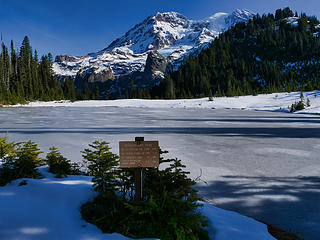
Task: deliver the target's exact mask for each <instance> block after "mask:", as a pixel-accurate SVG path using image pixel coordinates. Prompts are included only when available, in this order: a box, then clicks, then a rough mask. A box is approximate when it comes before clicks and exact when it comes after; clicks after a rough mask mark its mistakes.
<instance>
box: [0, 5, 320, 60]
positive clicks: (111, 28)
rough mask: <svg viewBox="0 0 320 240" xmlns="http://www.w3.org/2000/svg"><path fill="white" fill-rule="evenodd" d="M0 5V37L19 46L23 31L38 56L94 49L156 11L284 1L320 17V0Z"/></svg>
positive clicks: (197, 13) (192, 12)
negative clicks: (0, 35)
mask: <svg viewBox="0 0 320 240" xmlns="http://www.w3.org/2000/svg"><path fill="white" fill-rule="evenodd" d="M0 6H1V14H0V31H1V33H2V36H3V40H4V41H5V42H6V43H9V41H10V40H11V39H13V40H14V42H15V44H16V47H19V45H20V43H21V41H22V39H23V37H24V36H25V35H28V36H29V38H30V40H31V44H32V46H33V48H35V49H37V50H38V52H39V54H40V55H42V54H45V53H48V52H51V53H52V54H53V55H59V54H72V55H85V54H87V53H89V52H95V51H99V50H101V49H103V48H105V47H107V45H108V44H110V43H111V42H112V41H113V40H115V39H116V38H117V37H120V36H121V35H122V34H124V33H125V32H126V31H127V30H129V29H130V28H131V27H132V26H134V25H135V24H137V23H139V22H141V21H143V20H144V19H145V18H146V17H148V16H150V15H153V14H154V13H156V12H164V11H176V12H180V13H182V14H184V15H185V16H186V17H188V18H191V19H203V18H206V17H208V16H211V15H212V14H214V13H216V12H232V11H234V10H235V9H237V8H245V9H248V10H250V11H253V12H255V13H260V14H262V13H269V12H274V11H275V10H276V9H278V8H283V7H286V6H289V7H290V8H291V9H292V10H294V11H297V12H298V13H300V12H306V13H307V14H308V15H316V16H317V17H318V18H320V2H319V0H197V1H196V0H157V1H153V0H116V1H115V0H112V1H110V0H86V1H84V0H54V1H47V0H28V1H25V0H0Z"/></svg>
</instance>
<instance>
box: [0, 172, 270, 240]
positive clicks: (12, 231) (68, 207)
mask: <svg viewBox="0 0 320 240" xmlns="http://www.w3.org/2000/svg"><path fill="white" fill-rule="evenodd" d="M47 170H48V168H47V167H42V168H40V171H41V173H42V174H43V175H44V178H43V179H37V180H35V179H24V180H26V181H27V185H24V186H18V185H19V183H20V182H21V181H22V180H23V179H19V180H16V181H13V182H12V183H10V184H8V185H7V186H5V187H0V239H6V240H14V239H19V240H32V239H37V240H42V239H43V240H51V239H52V240H54V239H59V240H64V239H65V240H69V239H77V240H109V239H112V240H118V239H119V240H120V239H129V238H126V237H124V236H122V235H120V234H103V233H102V232H101V231H100V230H99V229H98V228H97V227H95V226H93V225H91V224H89V223H87V222H85V221H84V220H82V218H81V214H80V206H81V205H82V204H83V203H85V202H87V201H89V200H90V199H92V198H93V197H94V196H95V192H94V191H93V188H92V183H91V178H90V177H87V176H68V177H67V178H63V179H57V178H54V175H53V174H51V173H48V171H47ZM202 211H203V214H204V215H205V216H207V217H208V219H209V221H210V223H211V224H212V225H211V227H210V228H209V229H208V231H209V233H210V237H211V239H215V240H230V239H232V240H242V239H246V240H251V239H252V240H256V239H259V240H274V238H273V237H271V236H270V234H269V233H268V232H267V227H266V226H265V225H264V224H262V223H259V222H256V221H255V220H253V219H250V218H248V217H244V216H241V215H240V214H238V213H234V212H229V211H225V210H222V209H219V208H216V207H214V206H212V205H209V204H206V203H204V207H203V208H202Z"/></svg>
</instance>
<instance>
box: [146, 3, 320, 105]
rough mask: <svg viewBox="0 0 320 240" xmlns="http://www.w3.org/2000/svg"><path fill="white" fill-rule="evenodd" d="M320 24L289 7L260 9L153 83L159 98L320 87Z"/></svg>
mask: <svg viewBox="0 0 320 240" xmlns="http://www.w3.org/2000/svg"><path fill="white" fill-rule="evenodd" d="M319 30H320V25H319V21H318V19H317V18H316V17H309V16H307V15H306V14H304V13H302V14H300V15H298V14H297V13H295V14H294V13H293V12H292V11H291V10H290V9H289V8H286V9H283V10H281V9H279V10H277V11H276V13H275V15H274V14H268V15H262V16H260V15H256V16H255V17H254V18H253V19H251V20H249V22H248V23H238V24H237V25H235V26H234V27H232V28H231V29H230V30H228V31H226V32H224V33H222V34H221V35H220V36H219V37H218V38H216V39H215V40H214V41H213V43H212V44H211V46H210V47H209V48H207V49H206V50H204V51H202V52H201V53H200V54H199V55H198V56H197V57H193V56H189V58H188V59H186V60H185V63H184V64H183V65H182V66H181V67H180V68H179V69H178V70H177V71H175V72H169V73H168V74H167V76H166V78H165V80H164V81H163V82H162V83H161V84H160V85H159V86H156V87H154V88H153V89H152V92H151V95H152V97H153V98H167V99H174V98H192V97H201V96H210V95H211V96H212V95H216V96H237V95H247V94H254V95H255V94H258V93H271V92H282V91H288V92H290V91H299V90H313V89H320V58H319V56H320V38H319Z"/></svg>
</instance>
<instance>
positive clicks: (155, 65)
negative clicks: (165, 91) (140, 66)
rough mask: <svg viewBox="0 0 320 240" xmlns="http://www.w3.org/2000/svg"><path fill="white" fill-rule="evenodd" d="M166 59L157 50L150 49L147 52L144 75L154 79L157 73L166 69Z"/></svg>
mask: <svg viewBox="0 0 320 240" xmlns="http://www.w3.org/2000/svg"><path fill="white" fill-rule="evenodd" d="M167 65H168V62H167V59H166V58H165V57H163V56H162V55H161V54H160V53H159V52H158V51H151V52H150V53H149V54H148V58H147V61H146V66H145V69H144V75H145V76H144V77H145V78H146V79H149V80H153V79H155V76H157V75H159V73H162V74H164V73H165V72H166V69H167Z"/></svg>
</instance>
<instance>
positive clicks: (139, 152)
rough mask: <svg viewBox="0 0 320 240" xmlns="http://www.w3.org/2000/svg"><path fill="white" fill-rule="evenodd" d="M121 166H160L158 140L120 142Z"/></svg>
mask: <svg viewBox="0 0 320 240" xmlns="http://www.w3.org/2000/svg"><path fill="white" fill-rule="evenodd" d="M119 147H120V167H121V168H149V167H159V142H158V141H136V142H134V141H131V142H130V141H127V142H120V143H119Z"/></svg>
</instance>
